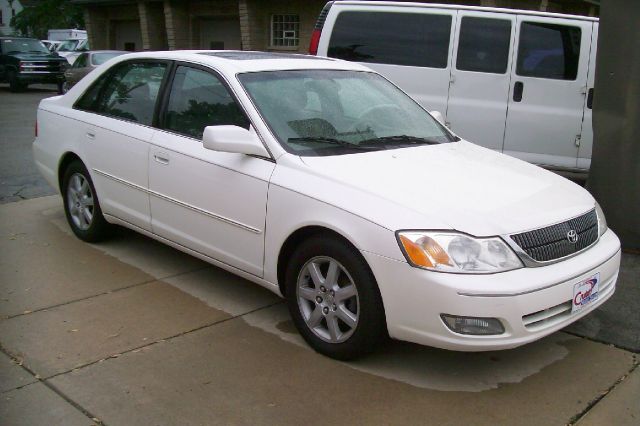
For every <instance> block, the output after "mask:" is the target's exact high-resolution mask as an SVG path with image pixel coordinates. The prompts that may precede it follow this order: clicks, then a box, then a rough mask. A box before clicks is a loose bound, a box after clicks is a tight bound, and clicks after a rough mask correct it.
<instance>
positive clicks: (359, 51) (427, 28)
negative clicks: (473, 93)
mask: <svg viewBox="0 0 640 426" xmlns="http://www.w3.org/2000/svg"><path fill="white" fill-rule="evenodd" d="M450 35H451V16H450V15H436V14H424V13H385V12H342V13H340V14H339V15H338V18H337V19H336V23H335V25H334V27H333V32H332V34H331V39H330V40H329V49H328V56H330V57H333V58H339V59H345V60H348V61H357V62H368V63H378V64H393V65H409V66H416V67H430V68H446V67H447V60H448V53H449V39H450Z"/></svg>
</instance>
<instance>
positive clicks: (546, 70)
mask: <svg viewBox="0 0 640 426" xmlns="http://www.w3.org/2000/svg"><path fill="white" fill-rule="evenodd" d="M517 25H518V28H517V33H516V40H517V41H516V52H517V54H516V61H515V63H514V64H513V65H514V66H513V67H512V77H511V88H510V93H509V106H508V112H507V124H506V130H505V141H504V150H503V152H504V153H505V154H509V155H513V156H515V157H519V158H521V159H523V160H526V161H529V162H532V163H535V164H540V165H549V166H555V167H567V168H574V167H575V164H576V158H577V154H578V147H577V144H576V138H577V137H579V135H580V130H581V127H582V111H583V105H584V101H585V99H584V98H585V95H586V85H587V68H588V62H589V48H590V46H591V26H592V24H591V22H590V21H580V20H569V19H553V20H551V19H550V18H545V17H534V16H518V19H517Z"/></svg>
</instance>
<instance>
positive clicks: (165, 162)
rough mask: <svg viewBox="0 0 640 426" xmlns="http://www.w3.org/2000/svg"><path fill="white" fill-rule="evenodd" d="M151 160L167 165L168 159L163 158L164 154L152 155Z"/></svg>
mask: <svg viewBox="0 0 640 426" xmlns="http://www.w3.org/2000/svg"><path fill="white" fill-rule="evenodd" d="M153 159H154V160H156V162H157V163H160V164H164V165H167V164H169V158H167V157H165V156H164V154H153Z"/></svg>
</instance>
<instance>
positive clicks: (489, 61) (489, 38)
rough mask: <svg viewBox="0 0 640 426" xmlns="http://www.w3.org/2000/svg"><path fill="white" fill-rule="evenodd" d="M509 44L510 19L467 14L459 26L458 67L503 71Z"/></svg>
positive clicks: (505, 66) (507, 59)
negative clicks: (477, 16) (476, 16)
mask: <svg viewBox="0 0 640 426" xmlns="http://www.w3.org/2000/svg"><path fill="white" fill-rule="evenodd" d="M510 43H511V21H507V20H504V19H487V18H474V17H468V16H465V17H463V18H462V24H461V26H460V41H459V42H458V57H457V61H456V68H457V69H459V70H463V71H478V72H490V73H497V74H504V73H505V72H507V63H508V62H509V45H510Z"/></svg>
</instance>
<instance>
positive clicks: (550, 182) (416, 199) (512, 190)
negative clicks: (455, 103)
mask: <svg viewBox="0 0 640 426" xmlns="http://www.w3.org/2000/svg"><path fill="white" fill-rule="evenodd" d="M302 161H303V162H304V163H305V164H306V165H307V166H308V167H309V168H310V169H311V171H312V174H314V175H316V176H318V177H322V178H323V180H325V181H328V182H333V183H335V184H338V185H340V186H347V187H350V189H351V190H356V192H366V193H368V194H369V195H371V196H372V197H373V198H370V200H376V201H375V202H376V204H377V203H380V204H379V205H377V206H362V205H361V204H362V202H361V200H362V198H359V197H337V196H336V197H333V199H331V198H332V197H331V195H330V194H331V191H323V192H322V194H321V198H323V199H324V201H326V202H329V203H332V204H334V205H336V206H337V207H340V208H342V209H345V210H348V211H352V212H354V213H356V214H358V215H360V216H363V217H366V218H367V219H369V220H372V221H375V222H377V223H379V222H380V221H381V220H384V221H386V222H387V223H379V224H380V225H383V226H386V227H389V229H395V230H397V229H407V228H421V229H434V227H437V228H438V229H439V228H440V227H442V226H443V224H446V226H447V228H449V229H455V230H458V231H462V232H466V233H469V234H472V235H476V236H489V235H499V234H508V233H514V232H520V231H524V230H529V229H533V228H538V227H542V226H545V225H549V224H553V223H557V222H561V221H564V220H567V219H569V218H572V217H575V216H577V215H579V214H581V213H584V212H586V211H588V210H590V209H592V208H593V207H594V204H595V201H594V199H593V198H592V197H591V195H590V194H589V193H588V192H587V191H586V190H584V189H583V188H581V187H580V186H578V185H576V184H574V183H573V182H571V181H569V180H567V179H565V178H563V177H560V176H558V175H556V174H555V173H552V172H549V171H547V170H544V169H542V168H540V167H538V166H534V165H532V164H529V163H525V162H523V161H520V160H518V159H515V158H512V157H509V156H507V155H503V154H500V153H496V152H494V151H492V150H489V149H486V148H482V147H480V146H477V145H474V144H472V143H469V142H466V141H460V142H454V143H446V144H441V145H426V146H419V147H411V148H399V149H392V150H385V151H376V152H370V153H362V154H351V155H339V156H328V157H303V158H302ZM328 185H329V186H332V185H331V184H330V183H328ZM312 191H313V190H312ZM338 192H339V191H338ZM356 199H357V200H359V201H354V200H356ZM385 201H386V204H385ZM379 210H387V211H389V212H393V214H391V216H392V217H393V219H392V220H390V219H389V218H390V215H389V214H386V215H384V214H380V212H379ZM376 211H378V212H377V213H376ZM416 213H417V215H416ZM398 216H400V217H398ZM416 217H418V219H416ZM388 222H392V223H388Z"/></svg>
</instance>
